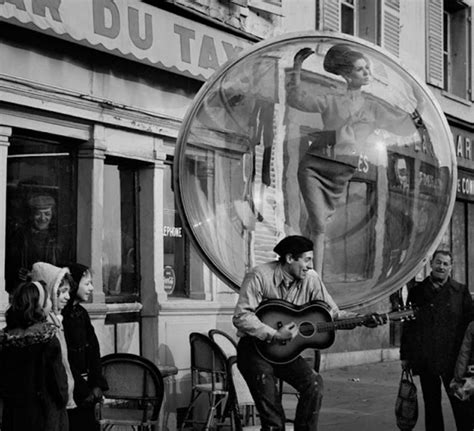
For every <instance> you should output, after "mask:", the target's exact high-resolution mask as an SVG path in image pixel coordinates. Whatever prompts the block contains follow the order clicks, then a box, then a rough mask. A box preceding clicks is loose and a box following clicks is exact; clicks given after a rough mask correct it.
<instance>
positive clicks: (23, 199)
mask: <svg viewBox="0 0 474 431" xmlns="http://www.w3.org/2000/svg"><path fill="white" fill-rule="evenodd" d="M73 148H74V147H73V145H72V143H69V142H66V141H54V140H47V139H42V138H39V137H32V136H21V135H14V136H12V138H11V139H10V147H9V149H8V159H7V220H6V261H5V278H6V288H7V290H8V291H12V290H13V289H14V287H15V285H16V284H17V283H18V282H19V281H21V279H23V278H24V276H25V274H26V272H27V271H29V270H31V266H32V265H33V263H35V262H38V261H43V262H48V263H51V264H54V265H65V264H67V263H68V262H71V261H74V260H75V258H76V241H75V238H76V212H77V211H76V173H75V172H76V162H75V156H74V152H73V151H74V150H73Z"/></svg>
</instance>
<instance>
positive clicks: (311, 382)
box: [232, 235, 382, 431]
mask: <svg viewBox="0 0 474 431" xmlns="http://www.w3.org/2000/svg"><path fill="white" fill-rule="evenodd" d="M273 250H274V251H275V253H276V254H278V255H279V256H280V258H279V260H277V261H273V262H268V263H264V264H262V265H260V266H257V267H255V268H253V269H252V270H251V271H249V272H248V273H247V274H246V276H245V278H244V281H243V283H242V287H241V289H240V294H239V298H238V301H237V305H236V307H235V312H234V316H233V320H232V321H233V324H234V326H235V327H236V328H237V330H238V332H237V335H238V336H239V337H240V340H239V343H238V347H237V366H238V368H239V370H240V372H241V373H242V375H243V376H244V379H245V381H246V382H247V385H248V387H249V389H250V392H251V394H252V397H253V399H254V401H255V405H256V407H257V410H258V412H259V415H260V420H261V425H262V428H261V429H262V431H280V430H284V429H285V413H284V410H283V407H282V404H281V399H280V396H279V394H278V393H277V388H276V387H277V385H276V381H277V379H283V380H284V381H285V382H287V383H289V384H290V385H291V386H293V387H294V388H295V389H296V390H297V391H298V393H299V395H300V396H299V402H298V406H297V408H296V418H295V431H309V430H316V429H317V424H318V417H319V410H320V408H321V400H322V391H323V380H322V377H321V375H320V374H319V373H316V371H314V369H312V368H311V367H310V366H309V364H308V363H307V362H306V361H305V360H304V359H303V358H302V357H301V356H298V357H297V358H296V359H294V360H293V361H290V362H289V363H285V364H274V363H272V362H270V361H268V360H266V359H264V358H263V357H262V356H261V355H260V354H259V353H258V351H257V349H256V346H255V343H254V341H255V340H260V341H264V342H265V341H266V342H268V343H273V342H281V341H285V342H291V340H293V339H294V338H295V337H296V336H297V335H298V328H297V325H296V324H295V323H294V322H289V323H287V324H285V325H283V326H282V327H281V328H279V329H278V330H277V329H275V328H273V327H271V326H269V325H267V324H266V323H264V322H263V321H262V320H260V319H259V317H258V316H257V315H256V313H255V311H256V309H257V307H258V306H259V305H260V303H262V302H263V301H265V300H268V299H284V300H286V301H287V302H290V303H291V304H294V305H305V304H307V303H309V302H311V301H315V300H322V301H324V302H325V303H326V304H327V306H328V307H329V309H330V313H331V315H332V316H333V317H335V318H344V317H354V316H355V313H352V312H347V311H341V310H339V308H338V306H337V304H336V303H335V302H334V300H333V299H332V297H331V295H330V294H329V292H328V291H327V290H326V287H325V286H324V284H323V282H322V280H321V278H320V277H319V275H318V274H317V273H316V272H315V271H314V270H313V242H312V241H311V240H309V239H308V238H305V237H303V236H299V235H291V236H287V237H286V238H284V239H282V240H281V241H280V242H279V243H278V244H277V245H276V246H275V248H274V249H273ZM361 322H363V324H364V325H366V326H368V327H376V326H377V325H378V324H379V323H382V318H381V317H380V316H379V315H378V314H376V313H374V314H371V315H369V316H364V317H363V318H362V319H361ZM353 327H355V325H354V326H349V325H348V326H346V328H347V329H351V328H353Z"/></svg>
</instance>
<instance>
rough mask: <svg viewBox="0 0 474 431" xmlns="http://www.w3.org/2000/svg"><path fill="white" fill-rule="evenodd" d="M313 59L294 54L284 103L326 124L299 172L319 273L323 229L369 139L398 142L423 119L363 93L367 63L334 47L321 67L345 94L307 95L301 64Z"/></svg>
mask: <svg viewBox="0 0 474 431" xmlns="http://www.w3.org/2000/svg"><path fill="white" fill-rule="evenodd" d="M313 53H314V51H313V50H312V49H310V48H303V49H301V50H300V51H298V52H297V53H296V55H295V57H294V63H293V71H292V73H291V74H290V80H289V82H288V85H287V101H288V104H289V105H290V106H291V107H293V108H296V109H299V110H301V111H305V112H317V113H320V114H321V119H322V122H323V124H324V128H323V130H322V131H321V132H319V133H318V134H317V135H315V138H314V141H313V142H312V144H311V145H310V147H309V148H308V149H307V151H306V153H305V154H304V156H303V157H302V159H301V161H300V163H299V166H298V184H299V187H300V191H301V195H302V197H303V200H304V202H305V205H306V209H307V211H308V216H309V229H310V238H311V239H312V240H313V242H314V244H315V249H314V259H315V268H316V270H317V271H318V272H321V270H322V264H323V254H324V236H325V231H326V224H327V222H328V219H329V217H331V215H332V214H333V213H334V211H335V208H336V205H337V203H338V201H339V199H340V198H341V197H342V195H343V193H344V192H345V190H346V186H347V184H348V182H349V180H350V179H351V178H352V176H353V175H354V173H355V171H356V169H357V168H358V165H359V157H360V156H361V155H362V154H365V153H368V152H369V149H368V148H367V145H368V144H367V141H368V138H369V136H370V135H371V134H372V133H373V132H374V131H375V130H376V129H384V130H387V131H389V132H393V133H394V134H396V135H402V136H406V135H410V134H413V133H415V132H416V131H417V126H419V125H420V122H421V118H420V116H419V114H418V112H417V110H416V109H414V111H413V113H408V112H405V111H403V110H402V109H399V108H397V107H394V106H392V105H390V104H389V103H386V102H383V101H381V100H380V99H376V98H375V97H374V96H371V95H369V94H366V93H363V92H362V87H364V86H366V85H368V84H369V83H370V82H371V77H372V74H371V65H370V61H369V59H368V58H367V56H366V55H365V54H363V53H361V52H359V51H356V50H355V49H353V48H352V47H351V46H349V45H346V44H337V45H334V46H332V47H331V48H330V49H329V50H328V51H327V53H326V55H325V57H324V62H323V67H324V70H325V71H327V72H329V73H332V74H335V75H339V76H341V77H342V78H343V79H344V80H345V82H346V84H347V87H346V90H345V91H344V92H338V93H335V94H324V95H320V94H313V93H309V92H307V91H305V90H304V89H303V86H302V85H301V69H302V64H303V62H304V60H305V59H307V58H308V57H309V56H310V55H312V54H313ZM414 96H415V97H417V94H416V92H415V91H414Z"/></svg>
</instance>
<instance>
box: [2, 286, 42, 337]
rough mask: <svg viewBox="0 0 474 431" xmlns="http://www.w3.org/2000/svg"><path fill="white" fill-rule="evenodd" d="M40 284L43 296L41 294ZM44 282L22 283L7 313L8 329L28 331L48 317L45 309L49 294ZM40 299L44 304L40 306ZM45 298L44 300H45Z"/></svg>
mask: <svg viewBox="0 0 474 431" xmlns="http://www.w3.org/2000/svg"><path fill="white" fill-rule="evenodd" d="M37 283H40V285H41V288H42V289H43V294H41V293H40V287H39V286H38V284H37ZM45 287H46V286H45V284H44V283H43V282H41V281H40V282H26V283H22V284H20V285H19V286H18V288H17V289H16V290H15V293H14V295H13V299H12V303H11V305H10V307H9V308H8V310H7V311H6V313H5V320H6V322H7V329H14V328H23V329H26V328H28V327H29V326H31V325H34V324H35V323H38V322H43V321H44V320H45V319H46V316H45V314H44V311H43V307H44V306H45V304H46V301H47V299H48V292H47V290H46V288H45ZM40 298H41V299H42V300H43V303H42V304H40V303H39V302H40ZM43 298H44V299H43Z"/></svg>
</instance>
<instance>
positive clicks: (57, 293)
mask: <svg viewBox="0 0 474 431" xmlns="http://www.w3.org/2000/svg"><path fill="white" fill-rule="evenodd" d="M30 276H31V279H32V280H33V281H44V282H45V283H46V290H47V292H48V295H49V297H50V298H51V302H52V308H51V312H50V313H49V314H48V317H47V318H48V321H50V322H51V323H52V324H54V325H55V326H56V328H57V329H58V339H59V342H60V343H61V354H62V360H63V365H64V368H65V370H66V375H67V384H68V402H67V406H66V407H67V409H73V408H75V407H76V403H75V402H74V397H73V392H74V378H73V376H72V372H71V367H70V366H69V361H68V353H67V344H66V338H65V337H64V328H63V324H62V320H63V317H62V315H61V310H62V309H63V308H64V307H65V306H66V304H67V302H68V301H69V290H70V286H71V284H72V283H73V280H72V277H71V274H70V273H69V269H68V268H59V267H57V266H54V265H51V264H50V263H46V262H36V263H35V264H33V268H32V270H31V273H30Z"/></svg>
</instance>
